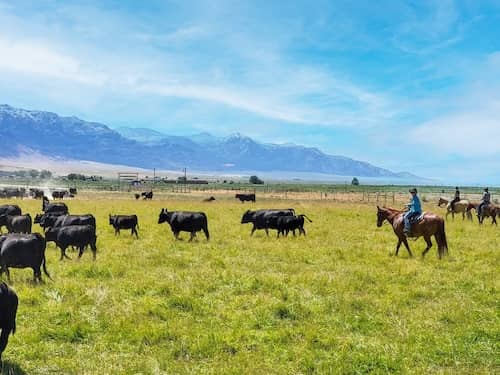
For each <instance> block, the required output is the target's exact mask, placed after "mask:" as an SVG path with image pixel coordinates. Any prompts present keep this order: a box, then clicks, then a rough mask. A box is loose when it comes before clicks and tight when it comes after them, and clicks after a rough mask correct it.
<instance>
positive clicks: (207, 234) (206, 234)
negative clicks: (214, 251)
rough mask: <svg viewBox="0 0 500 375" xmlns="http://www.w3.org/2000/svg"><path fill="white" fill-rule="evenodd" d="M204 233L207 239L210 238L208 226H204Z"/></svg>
mask: <svg viewBox="0 0 500 375" xmlns="http://www.w3.org/2000/svg"><path fill="white" fill-rule="evenodd" d="M203 233H205V237H206V238H207V241H208V240H209V239H210V233H208V228H203Z"/></svg>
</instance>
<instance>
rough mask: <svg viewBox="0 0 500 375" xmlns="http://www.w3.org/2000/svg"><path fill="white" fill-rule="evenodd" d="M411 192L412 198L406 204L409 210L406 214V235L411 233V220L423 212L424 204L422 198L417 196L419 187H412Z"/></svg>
mask: <svg viewBox="0 0 500 375" xmlns="http://www.w3.org/2000/svg"><path fill="white" fill-rule="evenodd" d="M410 193H411V200H410V202H409V203H408V204H407V205H406V206H407V207H408V211H407V212H406V213H405V215H404V223H405V226H404V230H403V231H404V233H405V234H406V236H409V235H410V232H411V221H412V220H413V219H414V218H417V217H418V216H420V215H421V214H422V205H421V204H420V199H419V198H418V196H417V189H415V188H412V189H410Z"/></svg>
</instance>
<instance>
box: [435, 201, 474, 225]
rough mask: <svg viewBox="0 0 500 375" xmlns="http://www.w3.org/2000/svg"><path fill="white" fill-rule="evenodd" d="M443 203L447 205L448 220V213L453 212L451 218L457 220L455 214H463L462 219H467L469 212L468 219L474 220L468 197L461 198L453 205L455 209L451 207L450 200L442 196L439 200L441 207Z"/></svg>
mask: <svg viewBox="0 0 500 375" xmlns="http://www.w3.org/2000/svg"><path fill="white" fill-rule="evenodd" d="M442 204H445V205H446V220H448V215H449V214H450V213H451V218H452V219H453V220H455V214H460V213H461V214H462V220H464V219H465V215H466V214H467V219H469V220H472V214H471V212H470V210H468V209H467V208H468V207H469V201H468V200H467V199H461V200H460V201H458V202H456V203H455V204H454V205H453V210H452V209H451V204H450V200H448V199H446V198H443V197H440V198H439V201H438V206H439V207H441V205H442Z"/></svg>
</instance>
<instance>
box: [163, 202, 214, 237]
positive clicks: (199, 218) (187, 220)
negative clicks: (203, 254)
mask: <svg viewBox="0 0 500 375" xmlns="http://www.w3.org/2000/svg"><path fill="white" fill-rule="evenodd" d="M165 222H166V223H169V224H170V228H171V229H172V232H173V233H174V236H175V239H176V240H178V239H179V233H180V232H189V233H191V237H190V238H189V241H192V240H193V238H194V237H195V236H196V232H199V231H200V230H202V231H203V232H204V233H205V237H206V238H207V241H208V240H209V239H210V234H209V233H208V220H207V215H205V213H204V212H189V211H170V212H169V211H167V209H166V208H165V209H163V208H162V209H161V212H160V216H159V218H158V224H161V223H165Z"/></svg>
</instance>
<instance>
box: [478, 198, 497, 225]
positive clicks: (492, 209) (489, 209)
mask: <svg viewBox="0 0 500 375" xmlns="http://www.w3.org/2000/svg"><path fill="white" fill-rule="evenodd" d="M497 215H498V216H499V217H500V207H499V206H495V205H494V204H493V203H490V204H488V205H486V206H483V208H482V209H481V214H478V219H479V224H482V223H483V220H484V218H485V217H491V224H495V225H498V224H497Z"/></svg>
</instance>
